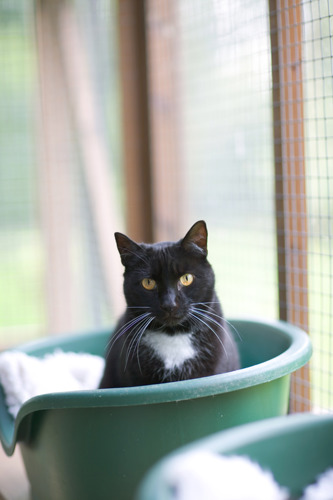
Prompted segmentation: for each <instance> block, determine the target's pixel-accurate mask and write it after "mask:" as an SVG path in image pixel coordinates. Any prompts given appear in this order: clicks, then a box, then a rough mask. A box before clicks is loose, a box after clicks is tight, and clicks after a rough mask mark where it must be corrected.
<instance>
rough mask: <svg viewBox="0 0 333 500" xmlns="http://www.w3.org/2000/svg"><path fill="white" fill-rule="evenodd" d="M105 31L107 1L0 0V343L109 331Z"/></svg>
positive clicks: (109, 107)
mask: <svg viewBox="0 0 333 500" xmlns="http://www.w3.org/2000/svg"><path fill="white" fill-rule="evenodd" d="M115 26H116V14H115V4H114V3H113V4H112V3H110V2H107V1H102V0H101V1H98V2H89V1H83V2H82V1H80V2H76V3H75V2H67V1H59V2H53V1H48V0H40V1H37V2H33V1H31V2H30V1H27V2H5V1H1V2H0V27H1V29H0V61H1V72H0V151H1V152H0V178H1V182H0V208H1V211H0V346H1V347H5V346H7V345H10V344H17V343H18V342H21V341H23V340H25V339H29V338H32V337H34V336H37V335H41V334H46V333H47V334H49V333H53V332H66V331H72V330H80V329H82V328H87V327H91V326H95V327H98V326H101V325H108V324H109V322H110V321H111V318H112V317H113V316H114V314H115V310H116V309H117V303H118V302H119V301H118V298H117V297H121V295H120V294H119V293H118V294H115V293H114V290H113V282H114V283H115V284H116V283H117V282H120V280H121V274H120V273H121V269H120V264H119V266H118V267H119V269H118V267H117V265H118V260H119V259H117V260H116V261H115V262H116V263H115V264H114V265H113V264H112V265H111V266H110V265H109V264H108V263H109V262H110V257H111V262H112V253H113V246H114V245H113V241H112V248H111V251H110V255H109V247H110V246H111V239H110V235H111V237H112V238H113V236H112V235H113V232H114V231H115V230H116V229H119V228H121V226H122V224H123V195H122V193H123V188H122V174H121V172H120V163H121V140H120V132H119V130H120V128H119V119H120V111H119V97H118V96H119V84H118V78H119V72H118V70H116V68H117V60H118V58H117V43H116V38H117V37H116V33H117V32H116V29H115ZM108 265H109V267H108ZM117 280H118V281H117ZM120 286H121V285H119V287H120Z"/></svg>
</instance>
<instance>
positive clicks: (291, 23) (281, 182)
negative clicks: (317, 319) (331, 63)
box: [269, 0, 310, 411]
mask: <svg viewBox="0 0 333 500" xmlns="http://www.w3.org/2000/svg"><path fill="white" fill-rule="evenodd" d="M269 9H270V32H271V53H272V77H273V118H274V155H275V200H276V228H277V249H278V273H279V315H280V319H282V320H285V321H289V322H290V323H293V324H295V325H298V326H300V327H301V328H303V329H305V330H308V326H309V320H308V282H307V281H308V273H307V210H306V186H305V162H304V157H305V153H304V129H303V127H304V125H303V121H304V116H303V82H302V4H301V0H270V1H269ZM309 385H310V384H309V368H308V367H307V366H306V367H305V368H303V369H302V370H300V371H298V372H297V373H296V374H295V375H294V376H293V379H292V396H291V409H292V411H307V410H309V409H310V389H309Z"/></svg>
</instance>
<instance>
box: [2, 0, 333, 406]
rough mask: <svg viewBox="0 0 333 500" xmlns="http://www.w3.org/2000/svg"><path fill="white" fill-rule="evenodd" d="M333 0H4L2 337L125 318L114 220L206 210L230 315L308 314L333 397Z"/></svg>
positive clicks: (135, 232)
mask: <svg viewBox="0 0 333 500" xmlns="http://www.w3.org/2000/svg"><path fill="white" fill-rule="evenodd" d="M332 51H333V7H332V4H331V3H330V0H312V1H310V0H308V1H306V0H303V1H301V0H270V1H268V2H267V1H262V0H145V1H143V0H135V1H133V0H35V1H32V0H31V1H30V0H15V1H11V0H0V349H4V348H7V347H10V346H15V345H17V344H19V343H22V342H24V341H28V340H31V339H34V338H37V337H40V336H45V335H52V334H59V333H67V332H78V331H83V330H86V329H99V328H109V327H110V328H111V325H112V324H113V323H114V321H115V320H116V318H117V316H118V315H119V314H120V312H121V311H122V309H123V307H124V302H123V298H122V268H121V264H120V259H119V256H118V254H117V251H116V248H115V244H114V237H113V233H114V232H115V231H121V232H125V233H126V234H128V235H129V236H130V237H131V238H133V239H136V240H137V241H160V240H178V239H180V238H181V237H183V236H184V235H185V233H186V232H187V230H188V229H189V228H190V226H191V225H192V224H193V223H194V222H195V221H197V220H199V219H205V220H206V222H207V225H208V231H209V260H210V262H211V264H212V265H213V267H214V269H215V273H216V278H217V290H218V294H219V297H220V299H221V302H222V305H223V309H224V312H225V314H226V316H227V317H235V316H237V317H241V316H255V317H265V318H271V319H277V318H281V319H284V320H288V321H290V322H292V323H294V324H296V325H298V326H300V327H302V328H304V329H305V330H306V331H308V332H309V333H310V335H311V338H312V341H313V344H314V356H313V359H312V361H311V365H310V367H306V368H305V369H304V370H302V371H301V372H300V373H298V374H297V375H296V377H294V383H293V384H294V385H293V401H294V402H293V409H294V410H304V409H310V408H312V409H314V410H316V411H318V412H319V411H328V410H331V409H332V408H333V359H332V358H333V224H332V216H333V165H332V163H333V162H332V160H333V78H332V73H333V71H332V68H333V57H332Z"/></svg>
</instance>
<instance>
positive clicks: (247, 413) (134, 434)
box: [0, 320, 311, 500]
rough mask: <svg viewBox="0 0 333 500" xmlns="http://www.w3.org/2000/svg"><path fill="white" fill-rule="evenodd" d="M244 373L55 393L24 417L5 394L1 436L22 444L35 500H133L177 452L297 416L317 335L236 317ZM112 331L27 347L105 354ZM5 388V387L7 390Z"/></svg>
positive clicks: (40, 351) (25, 409)
mask: <svg viewBox="0 0 333 500" xmlns="http://www.w3.org/2000/svg"><path fill="white" fill-rule="evenodd" d="M232 324H233V326H234V327H235V329H236V330H237V332H238V335H236V340H237V342H238V345H239V349H240V354H241V361H242V367H243V368H242V369H241V370H238V371H236V372H232V373H227V374H222V375H215V376H212V377H206V378H201V379H194V380H187V381H181V382H173V383H167V384H160V385H151V386H144V387H131V388H124V389H106V390H95V391H81V392H68V393H57V394H47V395H43V396H38V397H35V398H33V399H30V400H29V401H27V402H26V403H25V404H24V405H23V406H22V408H21V410H20V412H19V414H18V416H17V418H16V420H15V421H14V420H13V419H12V418H11V416H10V415H9V414H8V412H7V409H6V407H5V403H4V397H3V393H2V392H1V391H0V438H1V441H2V444H3V447H4V449H5V451H6V453H7V454H8V455H11V454H12V453H13V451H14V448H15V445H16V443H17V442H18V443H19V445H20V448H21V452H22V456H23V460H24V464H25V467H26V471H27V474H28V478H29V480H30V483H31V488H32V496H33V499H34V500H45V499H46V498H47V499H48V500H59V499H61V500H74V499H80V500H85V499H87V500H91V499H94V500H99V499H103V500H104V499H106V498H110V499H111V498H115V499H117V500H121V499H130V498H133V494H134V491H135V489H136V487H137V485H138V483H139V481H140V479H141V478H142V477H143V475H144V474H145V473H146V471H147V470H148V469H149V468H150V467H151V466H152V465H153V464H154V463H155V462H156V461H157V460H158V459H160V458H161V457H162V456H164V455H166V454H167V453H169V452H170V451H172V450H175V449H176V448H178V447H180V446H182V445H184V444H186V443H189V442H192V441H194V440H196V439H198V438H202V437H204V436H207V435H209V434H212V433H215V432H217V431H220V430H222V429H226V428H229V427H232V426H235V425H239V424H244V423H247V422H251V421H255V420H259V419H264V418H269V417H273V416H278V415H283V414H285V413H286V412H287V407H288V398H289V383H290V374H291V372H293V371H294V370H296V369H298V368H300V367H301V366H302V365H304V364H305V363H306V362H307V361H308V360H309V358H310V356H311V344H310V341H309V338H308V336H307V335H306V334H305V333H304V332H303V331H302V330H300V329H298V328H296V327H293V326H291V325H288V324H286V323H283V322H265V321H246V320H234V321H232ZM108 336H109V334H108V332H99V333H96V332H94V333H89V334H80V335H74V336H70V337H68V336H67V337H55V338H49V339H46V340H41V341H38V342H34V343H31V344H29V345H25V346H23V347H22V348H21V350H22V351H25V352H27V353H29V354H31V355H35V356H43V355H44V354H45V353H48V352H51V351H53V350H54V349H55V348H61V349H63V350H64V351H74V352H89V353H91V354H100V355H103V353H104V350H105V346H106V344H107V341H108ZM0 389H1V388H0Z"/></svg>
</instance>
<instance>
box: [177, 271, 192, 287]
mask: <svg viewBox="0 0 333 500" xmlns="http://www.w3.org/2000/svg"><path fill="white" fill-rule="evenodd" d="M193 279H194V276H193V274H189V273H187V274H183V276H181V277H180V278H179V281H180V282H181V284H182V285H184V286H189V285H191V283H193Z"/></svg>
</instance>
